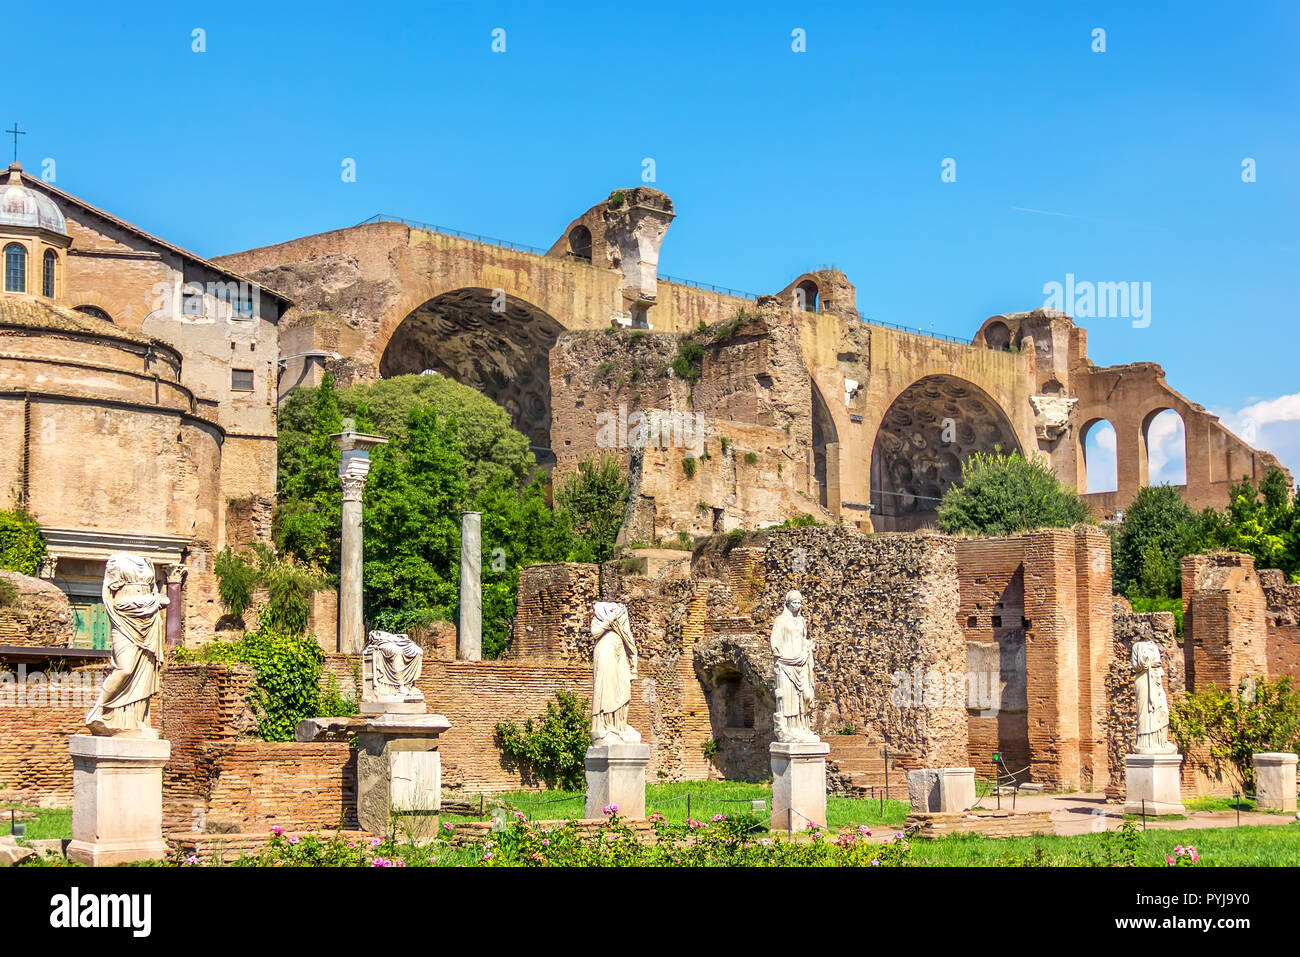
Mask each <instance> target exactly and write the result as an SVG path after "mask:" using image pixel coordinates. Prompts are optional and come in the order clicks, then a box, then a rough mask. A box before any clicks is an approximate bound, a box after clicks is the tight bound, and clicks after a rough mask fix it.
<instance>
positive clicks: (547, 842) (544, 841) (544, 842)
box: [542, 837, 551, 847]
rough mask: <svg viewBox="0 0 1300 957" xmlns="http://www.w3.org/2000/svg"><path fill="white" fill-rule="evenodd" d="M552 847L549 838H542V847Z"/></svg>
mask: <svg viewBox="0 0 1300 957" xmlns="http://www.w3.org/2000/svg"><path fill="white" fill-rule="evenodd" d="M550 846H551V839H550V838H549V837H544V838H542V847H550Z"/></svg>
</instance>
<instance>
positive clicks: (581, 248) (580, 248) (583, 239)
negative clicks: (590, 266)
mask: <svg viewBox="0 0 1300 957" xmlns="http://www.w3.org/2000/svg"><path fill="white" fill-rule="evenodd" d="M569 255H570V256H572V257H573V258H574V259H581V260H583V261H584V262H591V230H590V229H588V228H587V227H586V226H582V225H578V226H574V227H573V228H572V229H571V230H569Z"/></svg>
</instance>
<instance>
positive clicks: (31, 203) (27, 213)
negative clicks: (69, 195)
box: [0, 163, 68, 236]
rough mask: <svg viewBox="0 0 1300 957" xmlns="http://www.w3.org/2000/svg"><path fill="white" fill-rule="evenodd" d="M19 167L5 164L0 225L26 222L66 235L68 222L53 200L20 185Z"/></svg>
mask: <svg viewBox="0 0 1300 957" xmlns="http://www.w3.org/2000/svg"><path fill="white" fill-rule="evenodd" d="M22 172H23V167H22V164H20V163H14V164H13V165H11V166H10V167H9V180H8V181H7V182H6V183H5V184H4V185H3V186H0V228H3V227H5V226H27V227H35V228H37V229H48V230H49V231H50V232H52V233H58V234H59V235H61V236H66V235H68V223H67V221H66V220H65V219H64V218H63V213H62V212H61V211H60V210H59V207H58V206H56V205H55V203H54V200H52V199H50V198H49V197H48V196H46V195H45V194H44V193H38V192H37V191H36V190H34V189H29V188H28V187H26V186H24V185H23V176H22Z"/></svg>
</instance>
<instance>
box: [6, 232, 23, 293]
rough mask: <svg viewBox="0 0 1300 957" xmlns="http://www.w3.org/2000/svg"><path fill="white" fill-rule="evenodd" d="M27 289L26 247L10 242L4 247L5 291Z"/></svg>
mask: <svg viewBox="0 0 1300 957" xmlns="http://www.w3.org/2000/svg"><path fill="white" fill-rule="evenodd" d="M26 291H27V247H25V246H23V245H21V244H20V243H10V244H9V245H8V246H6V247H5V292H26Z"/></svg>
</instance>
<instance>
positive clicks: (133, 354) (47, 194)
mask: <svg viewBox="0 0 1300 957" xmlns="http://www.w3.org/2000/svg"><path fill="white" fill-rule="evenodd" d="M0 259H2V261H3V270H4V276H3V284H2V288H0V507H3V508H13V507H16V506H17V507H22V508H23V509H25V510H26V511H27V512H28V513H30V514H31V515H32V516H33V517H34V518H35V519H36V521H37V522H38V523H39V525H40V527H41V532H42V534H43V536H44V537H45V540H46V543H47V546H48V551H49V554H48V559H47V561H46V564H45V567H44V568H43V569H42V574H41V577H43V578H46V579H47V580H50V581H52V582H53V583H54V584H55V585H57V586H58V587H59V588H60V589H61V590H63V591H64V592H65V593H66V594H67V595H68V597H69V599H70V601H71V603H72V605H73V609H74V617H75V631H76V636H75V638H74V643H75V644H76V645H78V646H82V647H95V646H99V647H102V646H103V644H104V641H105V639H106V637H107V629H106V628H105V627H103V622H102V620H101V619H102V606H101V605H100V594H99V592H100V581H101V579H102V576H103V568H104V563H105V561H106V559H107V558H108V556H109V555H110V554H112V553H113V552H116V551H122V550H128V551H132V552H136V553H138V554H141V555H143V556H145V557H147V558H149V559H151V560H153V561H154V563H155V565H156V566H157V567H158V568H159V569H160V571H166V572H167V573H168V574H169V576H170V578H171V580H172V584H173V586H175V588H174V591H175V593H176V594H177V595H178V597H179V595H180V594H181V593H182V589H181V582H182V579H184V578H186V576H188V580H187V581H186V583H185V585H184V588H183V596H184V597H183V600H181V601H180V602H179V603H178V604H179V607H178V608H176V613H175V614H172V615H171V620H170V622H169V635H170V636H173V637H174V638H179V636H180V635H181V634H184V635H186V636H187V637H189V638H190V639H191V640H195V639H202V638H204V637H206V636H210V635H211V634H212V632H213V626H214V624H215V622H216V621H217V619H218V618H219V617H220V614H221V608H220V605H219V602H218V600H217V597H216V588H215V579H214V576H213V573H212V567H213V559H214V558H215V556H216V554H217V552H219V551H220V550H221V549H222V548H224V547H226V546H227V545H228V544H235V543H236V540H238V541H240V542H246V541H248V540H251V539H252V538H256V537H263V536H265V535H266V534H268V533H269V516H270V508H271V504H272V501H273V497H274V493H275V471H276V470H275V461H276V460H275V442H276V428H275V408H276V394H277V378H278V373H279V344H278V335H277V325H278V323H279V321H280V318H281V316H282V315H283V313H284V311H285V310H286V309H287V308H288V306H289V305H290V304H289V302H288V300H286V299H285V298H283V297H282V296H279V295H277V294H275V293H274V292H272V291H270V290H268V289H266V288H265V287H263V286H261V285H259V284H258V283H255V282H251V281H249V280H247V279H245V278H244V277H242V276H239V275H237V274H235V273H232V272H231V271H230V270H229V269H227V268H222V267H219V266H216V265H214V264H213V263H210V262H208V261H207V260H205V259H203V258H201V257H199V256H196V255H194V254H193V253H190V252H187V251H186V250H184V249H182V248H180V247H178V246H175V245H173V244H171V243H169V242H167V241H165V240H163V239H160V238H158V237H156V236H153V235H151V234H149V233H147V232H145V231H144V230H142V229H140V228H138V227H136V226H133V225H131V224H130V223H127V222H125V221H124V220H122V219H120V218H118V217H117V216H114V215H113V214H111V213H109V212H106V211H104V210H102V209H99V208H97V207H95V206H92V205H91V204H89V203H87V202H85V201H84V200H81V199H79V198H77V197H75V196H72V195H70V194H68V193H65V192H63V191H62V190H59V189H57V188H55V187H54V186H52V185H50V184H48V183H45V182H43V181H41V180H40V179H38V178H33V177H30V176H27V175H25V174H24V173H23V171H22V167H21V165H20V164H18V163H14V164H13V165H11V166H10V167H9V170H8V173H7V181H6V182H5V183H4V184H3V185H0ZM250 516H253V517H256V519H257V520H256V521H252V522H250V521H249V520H248V519H249V517H250ZM182 568H183V569H184V570H182Z"/></svg>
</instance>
